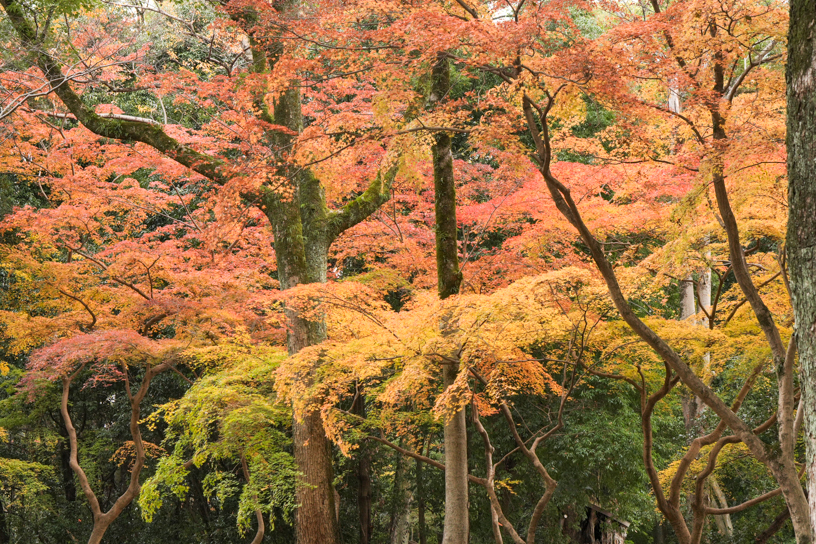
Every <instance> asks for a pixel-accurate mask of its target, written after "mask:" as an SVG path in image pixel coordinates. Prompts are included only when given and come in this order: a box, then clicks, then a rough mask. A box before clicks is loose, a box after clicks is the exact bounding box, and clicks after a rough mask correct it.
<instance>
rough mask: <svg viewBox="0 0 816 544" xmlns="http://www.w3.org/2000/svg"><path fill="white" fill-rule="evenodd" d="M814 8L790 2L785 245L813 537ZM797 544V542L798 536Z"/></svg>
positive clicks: (801, 0) (807, 1)
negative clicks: (796, 350)
mask: <svg viewBox="0 0 816 544" xmlns="http://www.w3.org/2000/svg"><path fill="white" fill-rule="evenodd" d="M814 32H816V3H814V2H813V0H790V30H789V33H788V65H787V82H788V137H787V145H788V204H789V217H788V239H787V253H788V263H789V267H790V285H791V294H792V295H793V311H794V316H795V320H796V323H795V334H796V343H797V348H798V351H799V369H800V376H801V388H802V407H803V410H804V433H805V444H806V454H805V455H806V464H807V474H808V506H809V511H810V527H811V535H810V540H809V541H808V542H813V541H814V535H813V528H814V527H816V49H814V46H813V44H814ZM797 540H798V541H799V542H803V541H804V540H803V539H802V538H799V534H798V532H797Z"/></svg>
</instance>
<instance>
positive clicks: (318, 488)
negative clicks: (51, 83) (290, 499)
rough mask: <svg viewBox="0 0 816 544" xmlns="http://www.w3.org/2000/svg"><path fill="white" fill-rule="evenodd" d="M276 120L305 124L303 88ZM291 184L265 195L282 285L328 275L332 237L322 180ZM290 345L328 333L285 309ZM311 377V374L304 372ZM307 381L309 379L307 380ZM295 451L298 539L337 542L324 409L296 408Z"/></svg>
mask: <svg viewBox="0 0 816 544" xmlns="http://www.w3.org/2000/svg"><path fill="white" fill-rule="evenodd" d="M274 120H275V122H276V124H279V125H283V126H285V127H287V128H289V129H290V130H292V131H293V133H295V134H297V133H299V132H300V130H301V129H302V126H303V122H302V113H301V104H300V92H299V91H298V89H297V88H294V89H290V90H288V91H286V92H284V93H282V94H281V95H280V97H279V98H278V100H277V101H276V102H275V107H274ZM292 139H293V137H292V136H290V135H281V136H280V137H279V141H277V142H275V143H276V144H277V146H278V147H279V148H282V149H285V148H287V145H288V144H290V143H291V140H292ZM284 174H285V175H286V176H287V177H288V179H289V182H290V183H291V184H292V189H293V191H294V198H290V199H288V200H284V199H282V198H280V196H279V195H277V194H267V195H265V197H264V203H265V211H266V213H267V217H268V218H269V221H270V223H271V224H272V230H273V235H274V237H275V242H274V247H275V257H276V260H277V265H278V280H279V281H280V285H281V289H284V290H285V289H290V288H292V287H295V286H297V285H300V284H304V283H317V282H325V281H326V267H327V253H328V247H329V244H330V240H329V239H328V236H327V234H326V223H325V211H326V203H325V197H324V196H323V191H322V188H321V186H320V182H319V181H318V180H316V179H315V178H314V176H312V174H311V173H310V172H309V171H304V170H297V171H295V170H292V171H287V172H284ZM286 315H287V325H288V331H287V332H288V334H287V346H288V350H289V353H290V354H295V353H297V352H299V351H300V350H301V349H303V348H305V347H308V346H312V345H315V344H318V343H320V342H322V341H323V340H325V339H326V326H325V323H323V322H322V321H309V320H306V319H303V318H302V317H300V316H298V315H297V314H295V313H294V312H293V311H292V310H290V309H287V310H286ZM305 379H306V380H307V381H310V380H313V379H314V378H313V376H308V377H306V378H305ZM307 385H309V384H307ZM292 431H293V439H294V455H295V462H296V463H297V465H298V469H299V470H300V472H301V473H302V474H303V476H302V479H301V485H299V486H298V488H297V503H298V508H297V511H296V517H295V522H296V523H295V532H296V535H297V542H298V544H333V543H336V542H338V541H339V530H338V525H337V515H336V510H335V500H334V489H333V488H332V480H333V478H334V475H333V467H332V454H331V445H330V443H329V440H328V438H327V437H326V433H325V431H324V430H323V422H322V420H321V418H320V413H319V412H317V411H310V412H307V413H304V414H296V416H295V419H294V422H293V425H292Z"/></svg>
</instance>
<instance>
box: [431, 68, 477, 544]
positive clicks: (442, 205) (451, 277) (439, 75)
mask: <svg viewBox="0 0 816 544" xmlns="http://www.w3.org/2000/svg"><path fill="white" fill-rule="evenodd" d="M431 77H432V86H431V102H432V103H435V102H437V103H438V102H440V101H441V100H443V99H444V98H445V96H446V95H447V94H448V92H449V91H450V66H449V65H448V61H447V59H445V58H444V57H441V56H440V58H439V59H438V60H437V62H436V63H435V64H434V66H433V71H432V74H431ZM433 171H434V212H435V217H436V274H437V288H438V291H439V298H442V299H445V298H448V297H449V296H451V295H455V294H456V293H458V292H459V286H460V284H461V283H462V272H461V271H460V270H459V249H458V245H457V243H456V239H457V232H456V229H457V225H456V186H455V179H454V176H453V154H452V153H451V137H450V135H449V134H447V133H445V132H440V133H437V134H436V135H434V146H433ZM442 372H443V382H444V386H445V388H446V389H447V388H448V387H450V386H451V385H452V384H453V381H454V380H455V379H456V375H457V373H458V372H459V368H457V367H456V365H454V364H449V363H446V364H445V365H444V366H443V370H442ZM444 435H445V436H444V439H445V528H444V532H443V535H442V544H467V541H468V534H469V530H470V524H469V520H468V479H467V475H468V467H467V422H466V415H465V410H464V409H462V410H460V411H459V412H457V413H456V414H454V415H453V417H451V419H450V420H448V421H446V422H445V427H444Z"/></svg>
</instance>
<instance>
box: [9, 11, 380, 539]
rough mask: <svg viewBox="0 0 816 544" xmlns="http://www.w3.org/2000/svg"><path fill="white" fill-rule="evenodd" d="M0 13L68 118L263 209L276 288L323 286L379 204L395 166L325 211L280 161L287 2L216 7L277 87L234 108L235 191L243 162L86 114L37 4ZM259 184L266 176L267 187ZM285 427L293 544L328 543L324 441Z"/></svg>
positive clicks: (294, 111)
mask: <svg viewBox="0 0 816 544" xmlns="http://www.w3.org/2000/svg"><path fill="white" fill-rule="evenodd" d="M2 7H3V9H4V11H5V13H6V16H7V20H8V22H9V23H10V24H11V26H12V27H13V28H14V30H15V32H16V35H17V38H18V39H19V41H20V43H21V45H22V47H23V48H24V50H25V51H26V55H27V57H28V58H29V59H30V62H31V65H32V66H35V65H36V66H37V67H38V68H39V70H40V71H41V72H42V74H43V75H44V76H45V78H46V79H47V81H48V84H49V86H50V89H49V90H50V91H51V92H53V93H54V94H55V95H56V96H57V97H58V98H59V100H60V101H61V103H62V105H63V106H64V107H65V108H66V109H67V110H68V115H70V116H72V117H73V118H75V119H76V120H77V121H79V122H80V123H81V124H82V125H83V126H84V127H86V128H87V129H88V130H90V131H91V132H93V133H95V134H97V135H99V136H102V137H105V138H113V139H118V140H124V141H134V142H141V143H143V144H146V145H147V146H149V147H151V148H153V149H155V150H156V151H158V152H159V153H162V154H164V155H166V156H167V157H169V158H171V159H173V160H174V161H176V162H178V163H179V164H180V165H183V166H185V167H188V168H190V169H191V170H192V171H194V172H196V173H198V174H200V175H201V176H204V177H205V178H207V179H209V180H211V181H213V182H215V183H216V184H219V185H222V186H226V187H229V188H230V189H231V190H233V191H237V192H238V193H239V194H244V195H245V196H246V198H247V199H248V200H250V201H252V202H254V203H255V205H256V206H257V207H258V208H259V209H261V210H263V211H264V213H265V214H266V215H267V218H268V220H269V222H270V224H271V227H272V231H273V239H274V245H275V257H276V261H277V274H278V278H279V280H280V285H281V288H282V289H288V288H291V287H294V286H296V285H299V284H301V283H312V282H322V281H325V279H326V268H327V252H328V249H329V246H330V245H331V244H332V242H333V241H334V240H335V239H336V238H337V236H339V235H340V234H341V233H342V232H343V231H344V230H346V229H348V228H350V227H351V226H353V225H355V224H357V223H359V222H360V221H362V220H363V219H365V218H366V217H367V216H369V215H370V214H371V213H373V212H374V211H375V210H376V209H377V208H378V207H379V206H380V205H381V204H382V203H383V202H384V201H385V200H387V198H388V195H389V188H390V185H391V183H392V181H393V179H394V176H395V175H396V169H395V168H394V167H393V166H392V165H391V164H389V163H390V159H389V160H387V161H386V165H385V166H384V167H383V168H382V169H381V171H378V172H377V173H376V175H374V176H373V180H370V181H369V183H368V186H367V187H365V188H364V191H363V192H362V194H359V195H358V196H356V198H351V199H349V200H347V201H346V202H341V206H340V208H339V209H337V210H330V209H329V207H328V203H327V201H326V196H325V189H324V187H323V185H322V184H321V181H320V180H318V179H317V178H316V177H315V176H314V175H313V173H312V172H311V171H310V170H309V169H308V168H303V167H299V166H296V165H294V164H293V163H292V162H290V161H289V160H288V157H289V156H290V155H291V153H290V148H291V146H292V145H293V144H294V143H295V142H296V138H297V136H298V134H299V133H300V132H301V131H302V129H303V116H302V111H301V94H300V90H299V88H298V86H297V85H298V84H297V80H298V78H299V76H298V75H297V68H296V66H297V65H296V64H295V65H294V66H293V65H287V63H286V62H285V60H284V59H285V58H286V57H285V56H283V55H282V54H284V53H286V52H292V48H290V47H289V46H288V45H285V44H284V41H282V38H284V37H286V33H287V32H289V30H287V29H289V28H290V27H291V25H292V24H294V22H295V20H293V19H290V15H292V14H294V13H296V12H297V10H298V5H297V4H296V3H291V4H286V3H284V4H281V5H278V6H276V8H275V9H266V10H265V11H261V10H260V8H259V7H256V6H243V5H234V6H226V8H225V11H226V14H227V15H228V17H230V19H231V20H232V22H233V23H234V24H235V25H236V26H237V27H238V28H240V29H242V31H243V32H244V33H245V35H246V36H247V37H248V39H249V40H250V42H251V46H250V49H251V50H252V64H250V65H249V66H248V67H247V68H248V72H249V73H251V74H253V77H254V78H255V81H256V82H258V83H260V82H261V81H264V80H268V81H275V82H276V85H278V88H277V90H276V91H274V92H272V93H266V92H265V91H264V90H263V87H264V86H263V85H259V86H256V87H254V88H253V89H252V90H250V96H249V104H247V109H246V110H243V111H242V113H243V114H249V115H250V118H251V119H252V121H251V122H252V123H254V124H255V126H257V127H259V130H258V131H257V134H256V135H255V140H254V141H255V142H258V144H257V145H251V146H250V148H252V150H253V151H254V152H255V156H254V157H253V160H254V161H256V162H255V163H254V164H252V166H253V167H257V166H258V165H260V166H261V168H262V169H263V171H264V172H265V173H266V174H265V176H266V177H265V178H264V177H262V179H261V180H260V182H259V183H258V180H257V177H256V178H255V179H253V180H251V182H250V184H249V186H241V184H242V183H246V179H247V170H246V169H245V168H244V167H243V166H241V165H240V164H235V165H230V163H229V161H226V160H225V159H224V158H221V157H218V156H217V155H214V154H209V153H207V152H202V151H199V150H198V149H196V146H195V145H194V144H192V143H187V142H184V141H181V140H179V139H177V138H175V137H173V136H171V135H170V134H169V133H168V130H167V129H166V128H165V127H163V126H162V124H161V123H156V122H153V121H150V120H146V119H144V118H135V117H133V116H128V115H123V114H116V113H114V114H99V113H97V112H95V111H94V110H93V108H91V107H90V106H89V105H88V104H87V102H86V100H85V99H83V96H82V95H81V94H80V93H78V92H76V91H75V90H74V87H73V85H72V84H71V82H70V80H71V79H72V76H71V75H70V72H71V70H70V68H67V67H64V66H63V64H62V63H61V62H60V61H59V60H58V57H56V56H55V55H54V54H52V53H50V52H49V50H48V49H46V48H44V47H42V46H43V45H44V44H46V43H48V44H50V43H51V40H50V35H49V32H50V31H51V29H50V22H51V19H50V15H49V16H48V17H47V20H46V21H45V23H44V26H42V27H40V26H38V24H39V22H38V20H37V19H36V12H37V10H38V9H40V8H39V7H35V6H29V5H26V4H24V3H21V2H16V1H9V2H3V4H2ZM44 9H45V11H46V12H48V13H49V14H51V15H53V14H54V13H58V14H59V15H62V14H63V13H62V11H61V10H63V9H64V7H63V6H59V5H56V4H55V5H51V6H46V7H45V8H44ZM69 11H70V10H69ZM266 25H269V26H266ZM270 29H272V30H270ZM276 29H277V30H276ZM280 29H282V30H283V32H281V31H280ZM280 78H282V79H280ZM252 110H254V112H253V111H252ZM253 114H254V115H253ZM62 115H65V114H62ZM247 151H248V150H247ZM244 156H245V155H244ZM276 165H278V166H276ZM265 180H274V183H271V182H269V181H265ZM288 316H289V317H288V327H287V333H288V346H289V351H290V353H296V352H297V351H299V350H300V349H302V348H303V347H305V346H308V345H312V344H315V343H319V342H320V341H322V340H323V339H324V338H325V333H324V332H323V331H324V329H325V327H324V325H322V324H321V322H320V320H319V319H318V320H316V321H305V320H302V319H299V318H298V317H297V316H295V315H293V314H291V313H289V314H288ZM295 421H296V423H295V425H294V435H295V437H294V440H295V458H296V460H297V462H298V465H299V466H300V468H301V472H302V473H303V475H304V476H303V478H304V481H303V485H302V486H300V487H299V499H298V502H299V504H300V507H299V509H298V513H297V519H298V527H299V529H298V540H299V542H303V543H306V542H321V543H325V542H334V541H336V539H337V520H336V517H335V516H336V514H335V508H334V506H333V497H334V495H333V493H332V492H331V490H330V489H331V481H332V467H331V457H330V452H329V444H328V442H327V441H326V439H325V436H324V433H323V431H322V425H321V423H320V420H319V416H318V415H317V414H313V413H309V414H296V420H295Z"/></svg>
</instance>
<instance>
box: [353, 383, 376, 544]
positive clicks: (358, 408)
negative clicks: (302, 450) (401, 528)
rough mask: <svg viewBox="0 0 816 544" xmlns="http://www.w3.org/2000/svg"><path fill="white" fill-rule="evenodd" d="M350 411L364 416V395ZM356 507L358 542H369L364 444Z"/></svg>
mask: <svg viewBox="0 0 816 544" xmlns="http://www.w3.org/2000/svg"><path fill="white" fill-rule="evenodd" d="M351 413H352V414H356V415H358V416H360V417H362V418H365V397H363V395H360V394H359V391H358V394H357V397H356V398H355V399H354V402H353V403H352V405H351ZM357 509H358V510H359V516H360V544H369V543H370V542H371V534H372V526H371V454H370V453H369V451H368V449H366V447H365V446H363V447H362V449H361V450H360V455H359V458H358V459H357Z"/></svg>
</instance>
